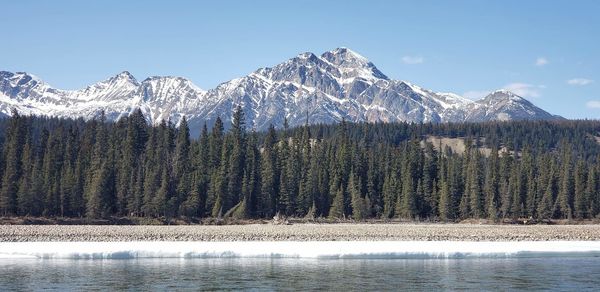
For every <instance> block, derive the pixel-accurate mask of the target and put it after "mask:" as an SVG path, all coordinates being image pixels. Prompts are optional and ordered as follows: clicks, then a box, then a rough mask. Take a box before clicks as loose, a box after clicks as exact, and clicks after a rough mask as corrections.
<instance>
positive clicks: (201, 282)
mask: <svg viewBox="0 0 600 292" xmlns="http://www.w3.org/2000/svg"><path fill="white" fill-rule="evenodd" d="M42 289H50V290H61V291H64V290H111V291H114V290H161V291H162V290H238V289H244V290H348V291H355V290H399V289H403V290H407V289H408V290H429V291H431V290H439V289H452V290H456V289H469V290H473V289H474V290H548V289H553V290H579V291H583V290H590V291H593V290H596V291H597V290H599V289H600V258H595V257H584V258H519V259H458V260H431V259H427V260H323V259H319V260H317V259H315V260H310V259H239V258H238V259H134V260H48V259H46V260H31V259H26V260H24V259H18V260H17V259H14V260H11V259H9V260H6V259H2V260H0V291H11V290H42Z"/></svg>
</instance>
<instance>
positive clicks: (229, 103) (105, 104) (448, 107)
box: [0, 48, 560, 133]
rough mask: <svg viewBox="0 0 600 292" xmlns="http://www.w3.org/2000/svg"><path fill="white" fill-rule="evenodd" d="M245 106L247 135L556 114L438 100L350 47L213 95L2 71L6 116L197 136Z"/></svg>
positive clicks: (162, 82) (159, 82)
mask: <svg viewBox="0 0 600 292" xmlns="http://www.w3.org/2000/svg"><path fill="white" fill-rule="evenodd" d="M237 105H241V106H242V107H243V109H244V111H245V114H246V120H247V124H248V127H250V128H255V129H257V130H264V129H266V128H267V127H268V126H269V125H270V124H273V125H275V126H276V127H280V126H282V125H283V121H284V119H285V118H287V119H288V122H289V125H290V126H296V125H301V124H304V123H305V121H306V116H307V114H308V119H309V122H310V123H334V122H336V121H340V120H341V119H346V120H348V121H353V122H361V121H366V122H395V121H407V122H417V123H419V122H436V123H438V122H464V121H468V122H479V121H490V120H524V119H528V120H541V119H544V120H547V119H557V118H560V117H558V116H554V115H552V114H550V113H548V112H546V111H544V110H542V109H540V108H538V107H536V106H535V105H533V104H532V103H531V102H529V101H527V100H525V99H524V98H522V97H520V96H518V95H516V94H514V93H512V92H509V91H506V90H499V91H495V92H492V93H490V94H489V95H488V96H486V97H484V98H483V99H481V100H477V101H472V100H469V99H466V98H464V97H461V96H459V95H457V94H453V93H438V92H433V91H431V90H427V89H424V88H421V87H419V86H416V85H413V84H411V83H409V82H406V81H401V80H393V79H390V78H388V77H387V76H386V75H385V74H383V73H382V72H381V71H379V69H377V67H375V65H374V64H373V63H371V62H370V61H369V60H368V59H367V58H365V57H363V56H361V55H360V54H358V53H356V52H354V51H352V50H350V49H348V48H337V49H334V50H331V51H327V52H325V53H323V54H321V55H320V56H317V55H315V54H313V53H310V52H306V53H302V54H299V55H298V56H296V57H294V58H291V59H289V60H287V61H285V62H283V63H280V64H277V65H275V66H273V67H267V68H261V69H258V70H256V71H254V72H252V73H250V74H249V75H247V76H244V77H241V78H236V79H233V80H230V81H227V82H224V83H221V84H220V85H218V86H217V87H216V88H213V89H210V90H208V91H206V90H203V89H201V88H199V87H197V86H195V85H194V84H193V83H192V82H191V81H190V80H188V79H186V78H183V77H172V76H153V77H149V78H146V79H145V80H143V81H141V82H138V81H137V80H136V79H135V77H134V76H133V75H131V74H130V73H129V72H127V71H125V72H121V73H119V74H117V75H116V76H113V77H111V78H108V79H106V80H104V81H101V82H98V83H95V84H92V85H90V86H88V87H86V88H84V89H81V90H73V91H70V90H61V89H56V88H53V87H52V86H50V85H48V84H47V83H45V82H44V81H42V80H41V79H39V78H37V77H35V76H33V75H31V74H28V73H24V72H16V73H13V72H7V71H0V114H4V115H9V114H10V112H11V110H12V109H13V108H14V109H17V110H18V111H19V112H21V113H23V114H33V115H47V116H58V117H71V118H78V117H83V118H86V119H90V118H93V117H95V116H97V115H98V113H99V112H100V111H101V110H104V112H105V113H106V116H107V118H108V119H112V120H115V119H118V118H119V117H122V116H125V115H128V114H129V113H131V112H132V111H134V110H135V109H137V108H140V109H141V110H142V111H143V112H144V114H145V115H146V116H147V117H148V118H149V120H150V121H151V122H152V123H159V122H160V121H162V120H167V119H169V120H170V121H171V122H173V123H176V124H177V123H178V122H179V120H180V119H181V117H183V116H186V118H187V119H188V121H189V124H190V128H191V129H192V131H193V132H195V133H197V131H198V129H199V128H200V127H201V126H202V125H203V124H204V123H205V122H206V123H208V124H209V125H211V124H212V123H213V122H214V120H215V119H216V118H217V117H219V116H220V117H221V118H222V119H223V120H224V122H225V124H226V125H228V123H229V121H230V120H231V117H232V113H233V110H234V109H235V107H236V106H237Z"/></svg>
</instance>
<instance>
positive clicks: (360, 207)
mask: <svg viewBox="0 0 600 292" xmlns="http://www.w3.org/2000/svg"><path fill="white" fill-rule="evenodd" d="M348 191H349V192H350V198H351V204H352V218H353V219H354V220H359V221H360V220H363V219H364V218H365V217H366V216H367V206H366V203H365V199H364V198H363V197H362V196H361V193H360V188H359V183H358V182H357V178H356V176H355V175H354V173H351V174H350V180H349V182H348Z"/></svg>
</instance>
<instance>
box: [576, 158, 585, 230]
mask: <svg viewBox="0 0 600 292" xmlns="http://www.w3.org/2000/svg"><path fill="white" fill-rule="evenodd" d="M574 176H575V185H574V202H573V207H574V211H575V213H574V215H575V218H578V219H583V218H587V217H588V213H587V211H588V210H587V206H588V205H589V202H588V197H587V196H586V185H585V184H586V178H587V173H586V167H585V163H584V161H583V159H579V161H578V162H577V166H576V167H575V173H574Z"/></svg>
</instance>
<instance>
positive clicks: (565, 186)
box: [556, 150, 573, 219]
mask: <svg viewBox="0 0 600 292" xmlns="http://www.w3.org/2000/svg"><path fill="white" fill-rule="evenodd" d="M562 159H563V160H562V161H561V164H562V171H561V173H560V188H559V191H558V197H557V199H556V209H557V212H558V214H559V216H560V217H562V218H568V219H571V217H572V215H573V213H572V208H571V202H572V200H573V176H572V171H571V152H570V151H569V150H566V151H564V152H563V155H562Z"/></svg>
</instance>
